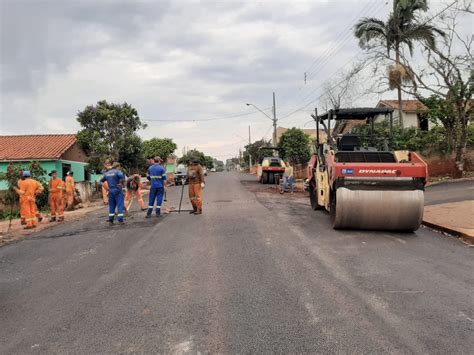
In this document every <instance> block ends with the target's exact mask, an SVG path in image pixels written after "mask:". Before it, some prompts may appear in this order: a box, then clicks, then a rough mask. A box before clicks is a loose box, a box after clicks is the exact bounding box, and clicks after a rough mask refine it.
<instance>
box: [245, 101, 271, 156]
mask: <svg viewBox="0 0 474 355" xmlns="http://www.w3.org/2000/svg"><path fill="white" fill-rule="evenodd" d="M246 105H247V106H253V107H254V108H255V109H257V110H258V111H259V112H261V113H263V114H264V115H265V116H267V117H268V118H269V119H271V120H272V121H273V139H272V141H273V142H272V143H273V146H274V147H276V145H277V118H276V106H275V93H273V118H271V117H270V116H268V115H267V114H266V113H265V112H263V110H260V109H259V108H258V107H257V106H255V105H254V104H249V103H247V104H246Z"/></svg>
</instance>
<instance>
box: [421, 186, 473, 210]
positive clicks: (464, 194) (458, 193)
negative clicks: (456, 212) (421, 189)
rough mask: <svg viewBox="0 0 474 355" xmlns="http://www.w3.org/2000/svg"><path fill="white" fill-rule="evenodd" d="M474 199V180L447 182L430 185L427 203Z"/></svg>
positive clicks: (426, 195) (436, 203)
mask: <svg viewBox="0 0 474 355" xmlns="http://www.w3.org/2000/svg"><path fill="white" fill-rule="evenodd" d="M466 200H474V181H472V180H467V181H458V182H447V183H441V184H436V185H432V186H428V187H427V188H426V194H425V205H438V204H441V203H448V202H459V201H466Z"/></svg>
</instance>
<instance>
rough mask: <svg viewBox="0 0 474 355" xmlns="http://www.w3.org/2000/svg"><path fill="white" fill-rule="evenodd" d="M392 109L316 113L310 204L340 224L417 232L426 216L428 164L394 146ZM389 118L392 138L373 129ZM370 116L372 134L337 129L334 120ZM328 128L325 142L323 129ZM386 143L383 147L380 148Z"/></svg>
mask: <svg viewBox="0 0 474 355" xmlns="http://www.w3.org/2000/svg"><path fill="white" fill-rule="evenodd" d="M392 114H393V110H392V109H378V108H350V109H335V110H330V111H328V112H326V113H325V114H323V115H312V117H313V118H314V119H315V121H316V127H317V131H316V132H317V137H316V153H315V154H314V155H313V156H312V157H311V160H310V163H309V164H308V180H307V184H306V186H307V189H308V191H309V195H310V201H311V207H312V208H313V209H314V210H327V211H329V215H330V218H331V222H332V226H333V228H335V229H346V228H347V229H376V230H398V231H414V230H416V229H418V228H419V226H420V224H421V222H422V219H423V208H424V186H425V184H426V181H427V178H428V168H427V165H426V163H425V162H424V161H423V160H422V159H421V157H420V156H419V155H418V154H416V153H415V152H410V151H392V150H390V141H391V139H390V138H391V136H392V127H393V116H392ZM381 115H382V116H387V117H389V120H390V121H389V122H390V137H389V138H388V139H381V137H377V136H376V135H375V132H374V121H375V119H376V118H377V117H380V116H381ZM341 120H346V121H345V122H350V121H352V120H358V121H365V123H367V124H369V126H370V128H371V129H370V134H369V136H361V135H356V134H342V135H337V134H332V135H331V125H332V123H333V122H334V121H341ZM320 127H322V128H323V129H324V130H325V131H326V133H327V137H328V138H327V142H325V143H322V142H321V141H320V138H319V129H320ZM378 147H382V148H378Z"/></svg>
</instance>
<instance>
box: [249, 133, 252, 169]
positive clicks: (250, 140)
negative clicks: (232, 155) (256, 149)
mask: <svg viewBox="0 0 474 355" xmlns="http://www.w3.org/2000/svg"><path fill="white" fill-rule="evenodd" d="M250 144H252V139H251V137H250V125H249V170H250V169H251V168H252V154H250Z"/></svg>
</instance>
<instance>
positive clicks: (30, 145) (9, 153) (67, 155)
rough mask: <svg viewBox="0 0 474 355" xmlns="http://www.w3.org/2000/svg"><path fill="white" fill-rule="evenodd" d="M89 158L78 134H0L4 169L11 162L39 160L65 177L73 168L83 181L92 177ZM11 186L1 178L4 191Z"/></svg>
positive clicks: (0, 167) (0, 163)
mask: <svg viewBox="0 0 474 355" xmlns="http://www.w3.org/2000/svg"><path fill="white" fill-rule="evenodd" d="M86 158H87V157H86V154H85V153H84V151H83V150H82V149H81V147H80V146H79V145H78V144H77V138H76V135H75V134H43V135H18V136H0V172H6V171H7V168H8V165H9V164H10V163H13V164H18V165H20V166H24V167H27V166H28V165H29V164H30V162H32V161H37V162H38V163H39V164H40V166H41V167H42V168H43V169H44V170H45V171H46V172H47V173H49V172H50V171H51V170H56V171H57V172H58V177H59V178H61V179H64V178H65V177H66V174H67V172H68V171H72V172H73V173H74V180H75V181H76V182H79V183H80V182H83V181H88V180H90V177H89V174H88V172H87V163H86ZM7 188H8V185H7V182H6V181H3V180H0V190H5V189H7Z"/></svg>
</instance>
